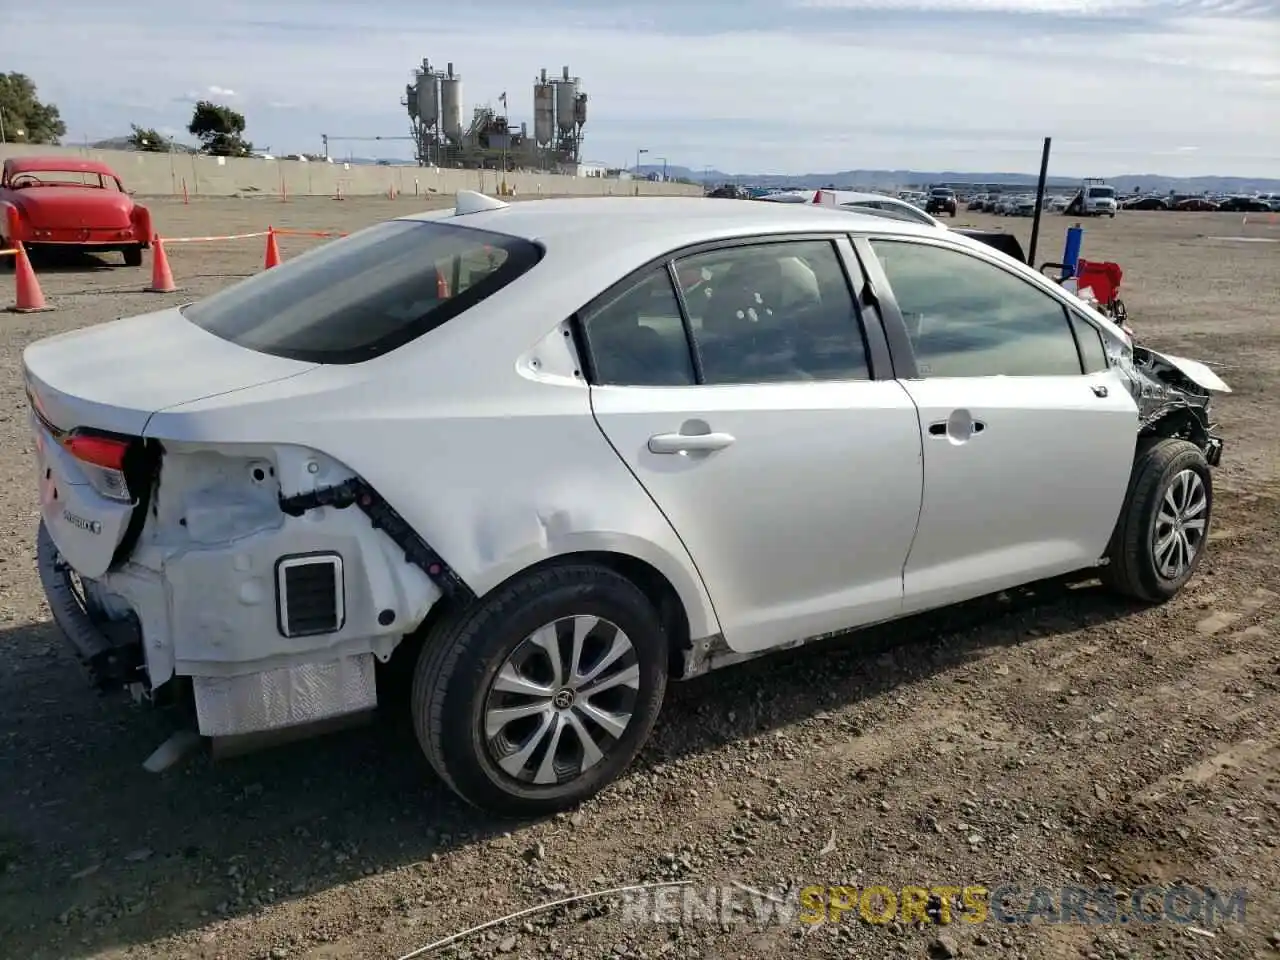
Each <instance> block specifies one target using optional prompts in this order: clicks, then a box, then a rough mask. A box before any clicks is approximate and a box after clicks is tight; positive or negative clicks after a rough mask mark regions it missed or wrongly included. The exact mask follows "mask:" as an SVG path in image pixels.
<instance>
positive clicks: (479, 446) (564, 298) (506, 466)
mask: <svg viewBox="0 0 1280 960" xmlns="http://www.w3.org/2000/svg"><path fill="white" fill-rule="evenodd" d="M549 265H551V266H554V265H555V264H554V262H553V263H552V264H547V263H546V262H545V261H544V263H543V264H541V265H540V266H539V267H538V268H535V273H537V272H538V271H542V269H543V267H545V266H549ZM556 275H557V271H555V270H546V271H544V278H543V279H542V280H537V279H535V277H534V275H533V274H531V275H530V276H529V277H528V280H530V281H532V282H530V283H525V282H520V283H515V284H512V285H511V286H510V287H508V288H506V289H504V290H503V291H500V292H499V293H497V294H495V295H494V296H493V297H491V298H490V299H489V300H487V301H485V302H484V303H482V304H480V305H479V306H478V307H476V308H474V309H473V310H472V311H469V312H468V313H467V314H464V315H463V316H461V317H458V318H456V319H455V320H453V321H450V322H449V323H447V324H446V325H445V326H443V327H441V328H439V329H437V330H434V331H432V332H430V333H428V334H426V335H425V336H423V337H422V338H420V339H419V340H417V341H414V342H413V343H412V344H410V345H408V346H406V347H404V348H401V349H400V350H398V351H395V352H394V353H392V354H390V355H388V356H386V357H383V358H380V359H378V360H375V361H370V362H368V363H365V364H358V365H349V366H322V367H319V368H317V369H316V370H313V371H311V372H310V373H306V374H303V375H301V376H298V377H294V378H292V379H291V380H290V381H288V382H279V383H272V384H264V385H262V386H259V387H254V388H250V389H248V390H242V391H238V392H236V393H232V394H226V395H223V396H219V397H210V398H207V399H205V400H200V401H195V402H192V403H187V404H182V405H179V406H176V407H172V408H170V409H169V410H165V411H161V412H159V413H157V414H156V415H155V416H154V417H153V418H152V421H151V423H150V424H149V425H148V428H147V431H146V432H147V435H148V436H153V437H157V438H160V439H165V438H172V439H181V440H185V441H203V442H221V443H232V442H238V443H292V444H299V445H303V446H307V447H311V448H313V449H316V450H319V451H322V452H324V453H326V454H328V455H329V456H331V457H333V458H335V459H337V460H339V461H341V462H342V463H343V464H345V465H346V466H347V467H348V468H350V469H351V470H352V471H354V472H355V473H357V474H359V475H360V476H362V477H363V478H364V479H365V480H366V481H368V482H369V483H370V484H372V485H373V486H374V488H375V489H377V490H378V491H379V492H380V493H381V494H382V496H383V497H385V498H386V499H387V501H388V502H390V504H391V505H392V506H393V507H394V508H395V509H396V510H397V511H398V512H399V513H400V514H401V515H402V516H403V517H404V518H405V519H406V520H407V521H408V522H409V523H410V524H412V526H413V527H414V528H415V529H416V530H417V531H418V532H419V533H420V534H421V535H422V536H423V537H424V538H425V539H426V540H427V541H428V542H429V543H430V544H431V545H432V546H433V547H434V548H435V549H436V550H437V552H439V553H440V555H441V556H442V557H443V558H444V559H445V560H446V562H448V563H449V564H450V566H452V567H453V568H454V570H455V571H456V572H457V573H458V575H459V576H461V577H462V579H463V580H465V581H466V582H467V584H468V585H469V586H470V587H471V589H472V590H473V591H475V592H476V593H477V594H478V595H483V594H484V593H486V592H488V591H489V590H491V589H493V588H494V587H495V586H497V585H498V584H500V583H501V582H502V581H504V580H506V579H508V578H509V577H511V576H513V575H515V574H517V573H519V572H520V571H521V570H524V569H526V568H527V567H529V566H531V565H533V564H535V563H538V562H540V561H545V560H548V559H552V558H555V557H558V556H563V555H566V554H573V553H579V552H584V551H610V552H616V553H621V554H625V555H627V556H631V557H634V558H636V559H639V560H643V561H645V562H646V563H648V564H650V565H651V566H653V567H654V568H656V569H657V570H658V571H659V572H661V573H662V574H663V575H664V576H665V577H666V578H667V579H668V580H669V581H670V582H671V584H672V586H673V587H674V588H675V590H676V592H677V593H678V594H679V596H680V598H681V600H682V601H683V603H684V607H685V611H686V613H687V616H688V619H689V627H690V633H691V636H692V637H694V638H700V637H705V636H710V635H712V634H715V633H717V632H719V627H718V625H717V622H716V618H715V614H714V611H713V608H712V606H711V603H710V600H709V598H708V597H707V594H706V591H705V589H704V588H703V585H702V582H701V579H700V578H699V577H698V575H697V573H696V570H695V568H694V565H693V562H692V561H691V559H690V557H689V555H688V552H687V551H686V550H685V548H684V546H683V544H682V543H681V541H680V539H679V537H678V536H677V535H676V533H675V531H674V530H673V529H672V528H671V525H670V524H669V523H668V521H667V520H666V518H665V517H664V516H663V514H662V513H661V511H659V510H658V508H657V507H656V506H655V505H654V503H653V502H652V500H650V498H649V497H648V495H647V494H646V493H645V492H644V490H643V488H642V487H641V486H640V484H639V483H638V482H637V481H636V480H635V478H634V477H633V476H632V475H631V473H630V472H629V471H628V470H627V468H626V466H625V464H624V463H623V462H622V461H621V460H620V459H619V457H618V456H617V454H616V453H615V452H614V451H613V449H612V447H610V446H609V444H608V442H607V441H606V440H605V438H604V437H603V435H602V434H601V433H600V430H599V428H598V427H597V426H596V423H595V420H594V419H593V417H592V416H591V409H590V399H589V391H588V387H587V385H586V382H585V380H584V379H583V377H582V376H581V373H580V367H579V366H578V360H577V357H576V352H575V350H574V348H573V345H572V337H571V335H570V328H569V323H568V320H567V317H568V315H569V314H571V313H572V311H573V310H574V309H576V305H577V304H576V301H575V298H576V294H574V293H571V292H567V291H564V290H560V291H557V290H556V289H555V287H556V286H557V284H556V282H555V278H556ZM560 276H561V277H563V274H560ZM606 285H607V283H602V284H601V288H603V287H604V286H606ZM560 286H562V287H564V286H569V285H568V284H564V283H561V284H560ZM587 299H589V297H586V296H584V297H582V301H583V302H585V300H587ZM570 302H573V303H575V306H572V307H566V304H567V303H570ZM513 314H514V315H513ZM291 492H292V491H288V490H286V491H284V493H285V494H286V495H288V494H289V493H291Z"/></svg>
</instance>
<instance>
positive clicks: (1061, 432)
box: [871, 240, 1138, 610]
mask: <svg viewBox="0 0 1280 960" xmlns="http://www.w3.org/2000/svg"><path fill="white" fill-rule="evenodd" d="M871 246H872V248H873V249H874V250H875V253H876V255H877V257H878V258H879V259H880V261H881V265H882V266H883V268H884V270H885V273H886V275H887V276H888V278H889V283H890V286H891V287H892V291H893V295H894V299H895V300H896V302H897V305H898V307H899V310H900V311H901V314H902V317H903V321H904V322H905V323H906V325H907V332H908V335H909V337H910V339H911V342H912V347H913V349H914V353H915V358H916V364H917V367H918V372H919V379H912V380H905V381H903V385H904V386H905V387H906V389H907V391H908V392H909V393H910V394H911V397H912V399H913V400H914V401H915V403H916V405H917V407H918V408H919V411H920V427H921V443H922V446H923V450H924V498H923V506H922V509H921V513H920V529H919V531H918V532H917V534H916V538H915V542H914V544H913V545H912V548H911V554H910V556H909V558H908V560H907V565H906V569H905V571H904V574H903V584H904V592H905V604H904V606H905V609H907V610H921V609H926V608H929V607H935V606H942V605H945V604H948V603H952V602H956V601H959V600H964V599H967V598H969V597H975V596H981V595H982V594H985V593H989V592H992V591H995V590H1000V589H1004V588H1007V587H1011V586H1015V585H1017V584H1021V583H1029V582H1031V581H1033V580H1039V579H1042V578H1044V577H1050V576H1055V575H1058V574H1062V573H1067V572H1069V571H1072V570H1078V569H1081V568H1083V567H1087V566H1089V565H1091V564H1093V563H1094V562H1096V561H1097V560H1098V558H1099V557H1100V556H1101V555H1102V554H1103V552H1104V551H1105V549H1106V545H1107V541H1108V539H1109V538H1110V536H1111V531H1112V528H1113V527H1114V525H1115V521H1116V518H1117V516H1118V514H1119V511H1120V509H1121V505H1122V504H1123V501H1124V496H1125V490H1126V488H1127V486H1128V480H1129V472H1130V468H1131V467H1132V464H1133V454H1134V447H1135V443H1136V438H1137V432H1138V422H1137V405H1136V403H1135V402H1134V400H1133V398H1132V397H1131V396H1130V394H1129V392H1128V390H1127V389H1125V386H1124V383H1123V381H1122V380H1121V379H1120V377H1119V375H1118V374H1117V373H1116V372H1115V371H1114V370H1110V369H1108V368H1107V360H1106V356H1105V352H1104V350H1103V348H1102V342H1101V340H1100V338H1099V335H1098V332H1097V330H1096V329H1095V328H1093V327H1092V326H1091V325H1090V324H1089V322H1088V321H1087V320H1085V319H1084V318H1083V317H1073V316H1072V314H1071V313H1069V312H1068V311H1067V309H1066V308H1065V307H1064V305H1063V304H1062V302H1061V301H1060V300H1058V299H1057V298H1055V297H1053V296H1052V295H1051V294H1049V293H1047V292H1046V291H1043V290H1040V289H1039V288H1037V287H1036V286H1035V285H1033V284H1032V283H1031V282H1029V281H1027V280H1025V279H1023V278H1021V277H1018V276H1017V275H1016V274H1014V273H1013V272H1011V271H1009V270H1006V269H1005V268H1003V267H1001V266H998V265H997V264H995V263H993V262H991V261H989V260H986V259H984V258H979V257H977V256H974V255H971V254H969V253H967V252H963V251H959V250H956V249H954V248H948V247H944V246H941V245H937V244H928V243H924V242H919V241H914V242H913V241H905V240H894V241H889V240H873V241H872V242H871Z"/></svg>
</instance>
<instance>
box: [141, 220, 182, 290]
mask: <svg viewBox="0 0 1280 960" xmlns="http://www.w3.org/2000/svg"><path fill="white" fill-rule="evenodd" d="M177 290H178V285H177V284H176V283H174V282H173V271H172V270H170V269H169V258H168V257H167V256H166V255H165V252H164V241H163V240H161V239H160V235H159V234H157V235H156V236H155V237H153V238H152V240H151V286H149V287H147V288H146V291H145V292H146V293H176V292H177Z"/></svg>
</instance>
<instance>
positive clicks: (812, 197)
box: [759, 190, 946, 229]
mask: <svg viewBox="0 0 1280 960" xmlns="http://www.w3.org/2000/svg"><path fill="white" fill-rule="evenodd" d="M759 199H760V200H766V201H769V202H772V203H812V204H815V205H817V206H828V207H840V208H842V209H845V210H852V211H853V212H855V213H870V214H872V215H873V216H882V217H889V218H891V219H895V220H905V221H907V222H908V223H919V224H924V225H925V226H930V227H942V228H944V229H945V228H946V224H944V223H943V222H942V221H941V220H938V219H936V218H934V217H933V216H932V215H930V214H928V213H925V211H924V210H922V209H920V207H918V206H916V205H915V204H912V203H908V202H907V201H906V200H900V199H899V198H897V197H889V196H885V195H884V194H882V193H865V192H863V191H860V190H815V191H814V192H813V193H812V194H810V193H809V192H808V191H799V190H791V191H787V192H785V193H770V194H766V195H765V196H763V197H760V198H759Z"/></svg>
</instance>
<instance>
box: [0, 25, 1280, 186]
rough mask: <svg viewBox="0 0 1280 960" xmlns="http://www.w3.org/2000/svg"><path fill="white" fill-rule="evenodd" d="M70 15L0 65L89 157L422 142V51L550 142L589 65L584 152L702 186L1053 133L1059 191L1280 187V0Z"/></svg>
mask: <svg viewBox="0 0 1280 960" xmlns="http://www.w3.org/2000/svg"><path fill="white" fill-rule="evenodd" d="M52 6H54V5H40V4H36V5H34V6H33V7H32V8H31V9H30V10H29V11H28V12H27V13H26V14H24V23H23V31H22V36H23V38H24V42H23V43H22V44H21V45H19V43H18V39H17V36H16V35H14V34H13V32H12V31H3V32H0V57H3V59H4V61H5V62H6V63H7V64H9V67H8V69H14V70H21V71H23V72H26V73H29V74H30V75H31V76H32V77H33V79H35V81H36V83H37V84H38V85H39V87H40V91H41V93H42V95H44V96H45V97H47V98H49V99H51V100H53V101H54V102H56V103H57V104H58V105H59V107H60V109H61V110H62V113H63V116H64V118H65V119H66V120H67V123H68V126H69V127H70V128H71V130H70V133H71V135H72V136H73V137H89V138H99V137H106V136H111V135H115V134H117V133H118V132H119V131H120V130H127V129H128V124H129V123H130V122H134V123H139V124H143V125H146V126H154V125H157V124H169V125H171V126H173V127H175V128H181V127H183V126H185V124H186V122H187V121H188V120H189V111H190V103H191V101H192V100H193V99H206V98H207V99H215V100H219V99H220V100H223V101H226V100H231V99H233V98H234V102H235V105H236V109H237V110H241V111H242V112H243V113H244V114H245V116H246V119H247V121H248V130H247V134H248V136H249V137H250V139H252V140H253V141H254V142H255V143H256V144H259V145H263V146H266V145H270V146H271V148H272V149H273V151H274V152H277V153H279V152H300V151H314V150H316V149H318V148H319V143H320V134H321V132H328V133H329V134H330V135H331V136H332V137H334V138H335V143H337V142H338V141H337V140H336V138H338V137H340V136H345V137H369V136H384V137H395V136H403V135H405V134H407V133H408V123H409V121H408V117H407V116H406V114H405V112H404V109H403V108H402V107H401V106H400V105H399V102H398V101H399V98H400V96H401V95H402V94H403V90H404V85H405V83H406V82H408V81H409V79H410V71H411V70H412V68H413V67H415V66H417V65H419V64H420V63H421V61H422V58H423V56H424V55H427V56H430V57H431V58H432V64H433V66H436V67H443V66H444V64H445V63H446V62H447V61H452V62H453V64H454V66H455V69H456V70H457V71H458V72H459V73H460V74H461V76H462V77H463V88H464V102H465V110H466V114H465V115H466V116H468V117H469V112H470V108H471V107H472V106H474V105H476V104H481V103H490V104H496V102H497V97H498V95H499V94H500V93H501V92H502V91H504V90H505V91H507V92H508V93H509V103H510V111H511V119H512V120H513V121H514V122H516V123H519V122H520V121H526V122H530V124H531V121H532V113H533V109H532V98H533V95H532V83H533V78H534V76H535V75H536V73H537V71H538V70H539V69H540V68H543V67H545V68H547V70H548V72H549V73H553V74H559V72H560V68H561V66H562V65H564V64H568V65H570V66H571V68H572V70H573V73H574V74H576V75H578V76H581V77H582V84H583V90H584V91H585V92H587V94H588V95H589V98H590V99H589V101H588V122H587V126H586V129H585V135H586V139H585V142H584V152H585V155H586V156H587V158H588V159H593V160H602V161H606V162H609V163H612V164H629V163H632V162H634V159H635V154H636V150H637V149H639V148H642V147H643V148H647V149H648V150H649V151H650V152H649V156H650V157H662V156H665V157H667V158H668V159H669V161H670V162H671V163H672V164H683V165H686V166H690V167H693V168H695V169H700V168H702V167H703V166H715V167H718V168H720V169H724V170H737V171H744V172H757V171H764V170H776V171H779V172H805V171H806V170H836V169H849V168H856V167H888V168H904V167H914V168H916V169H922V168H927V169H940V168H941V169H959V170H965V169H968V170H1028V171H1029V170H1032V169H1034V168H1035V166H1036V165H1037V163H1038V159H1039V150H1040V139H1041V137H1042V136H1045V135H1051V136H1053V137H1054V153H1053V171H1054V173H1055V174H1058V175H1064V176H1065V175H1099V176H1105V175H1109V174H1114V173H1119V172H1127V171H1133V170H1140V171H1147V170H1152V169H1157V168H1158V172H1168V173H1171V174H1193V173H1235V174H1242V175H1253V176H1265V175H1270V176H1277V177H1280V125H1278V124H1276V123H1275V103H1276V101H1275V90H1276V86H1277V85H1278V84H1280V0H1276V2H1270V0H1265V2H1264V0H790V2H787V0H784V2H782V3H778V2H767V0H737V2H736V3H735V4H734V5H732V6H731V7H728V6H726V5H725V4H724V3H723V2H718V3H712V2H710V0H648V2H645V3H644V4H637V5H629V6H618V7H612V6H610V5H600V4H593V5H592V4H587V3H586V2H585V0H543V2H541V3H539V4H537V5H529V4H526V3H523V2H520V3H517V2H516V0H490V2H488V3H486V4H484V5H483V7H481V6H471V5H457V9H455V10H452V11H451V14H450V17H449V18H448V19H447V20H442V21H432V22H431V23H430V24H426V23H422V25H421V26H418V24H419V23H421V7H420V5H418V4H416V3H414V2H411V0H369V2H368V3H366V4H363V5H359V6H358V7H357V6H354V5H351V4H348V3H340V2H338V0H276V2H275V3H273V4H271V5H269V6H262V5H261V4H259V3H256V2H253V3H250V2H248V0H223V2H221V3H220V4H219V5H218V7H217V9H216V10H209V11H208V12H203V11H204V10H205V9H207V8H202V7H200V6H197V5H190V6H189V7H186V8H185V9H184V5H177V4H175V5H170V6H169V7H168V8H166V9H165V12H164V13H163V14H162V15H157V13H156V8H155V7H154V5H153V4H152V3H150V2H149V0H117V2H116V3H115V4H114V5H113V6H112V7H110V8H109V9H108V8H103V7H102V6H101V4H99V3H97V2H96V0H59V3H58V4H57V5H56V6H57V8H58V9H57V12H56V14H55V12H54V11H53V10H52V9H45V8H46V7H52ZM69 17H70V18H73V19H74V21H75V22H76V23H77V24H79V25H80V27H82V28H83V29H79V30H77V31H74V32H72V33H68V32H67V31H66V30H65V24H66V23H67V22H68V18H69ZM138 49H143V50H147V51H148V56H147V57H146V58H137V57H131V56H128V55H127V54H128V52H129V51H132V50H138ZM228 51H234V56H233V57H229V56H228ZM117 54H118V55H117ZM104 55H106V56H111V57H112V63H113V68H112V70H111V71H110V72H108V73H106V74H103V73H101V71H98V70H96V69H95V67H94V64H96V63H99V62H101V58H102V57H103V56H104ZM214 77H216V78H217V79H218V80H219V81H220V83H219V84H218V85H217V86H212V85H210V84H209V79H210V78H214ZM224 84H225V86H224ZM201 90H203V91H205V92H204V93H200V94H198V95H196V94H191V93H188V95H187V96H186V97H177V96H176V93H175V92H176V91H201ZM175 100H176V101H181V102H175ZM1189 137H1194V139H1193V140H1192V142H1195V143H1198V144H1200V147H1199V149H1197V150H1194V151H1188V150H1180V149H1179V148H1180V147H1182V146H1184V145H1185V144H1186V143H1187V141H1188V138H1189ZM359 147H360V145H359V144H352V148H353V150H358V149H359ZM382 147H383V150H384V151H385V153H386V155H394V154H396V152H397V151H398V155H400V156H407V155H409V147H408V144H406V143H401V142H396V141H384V143H383V145H382Z"/></svg>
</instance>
